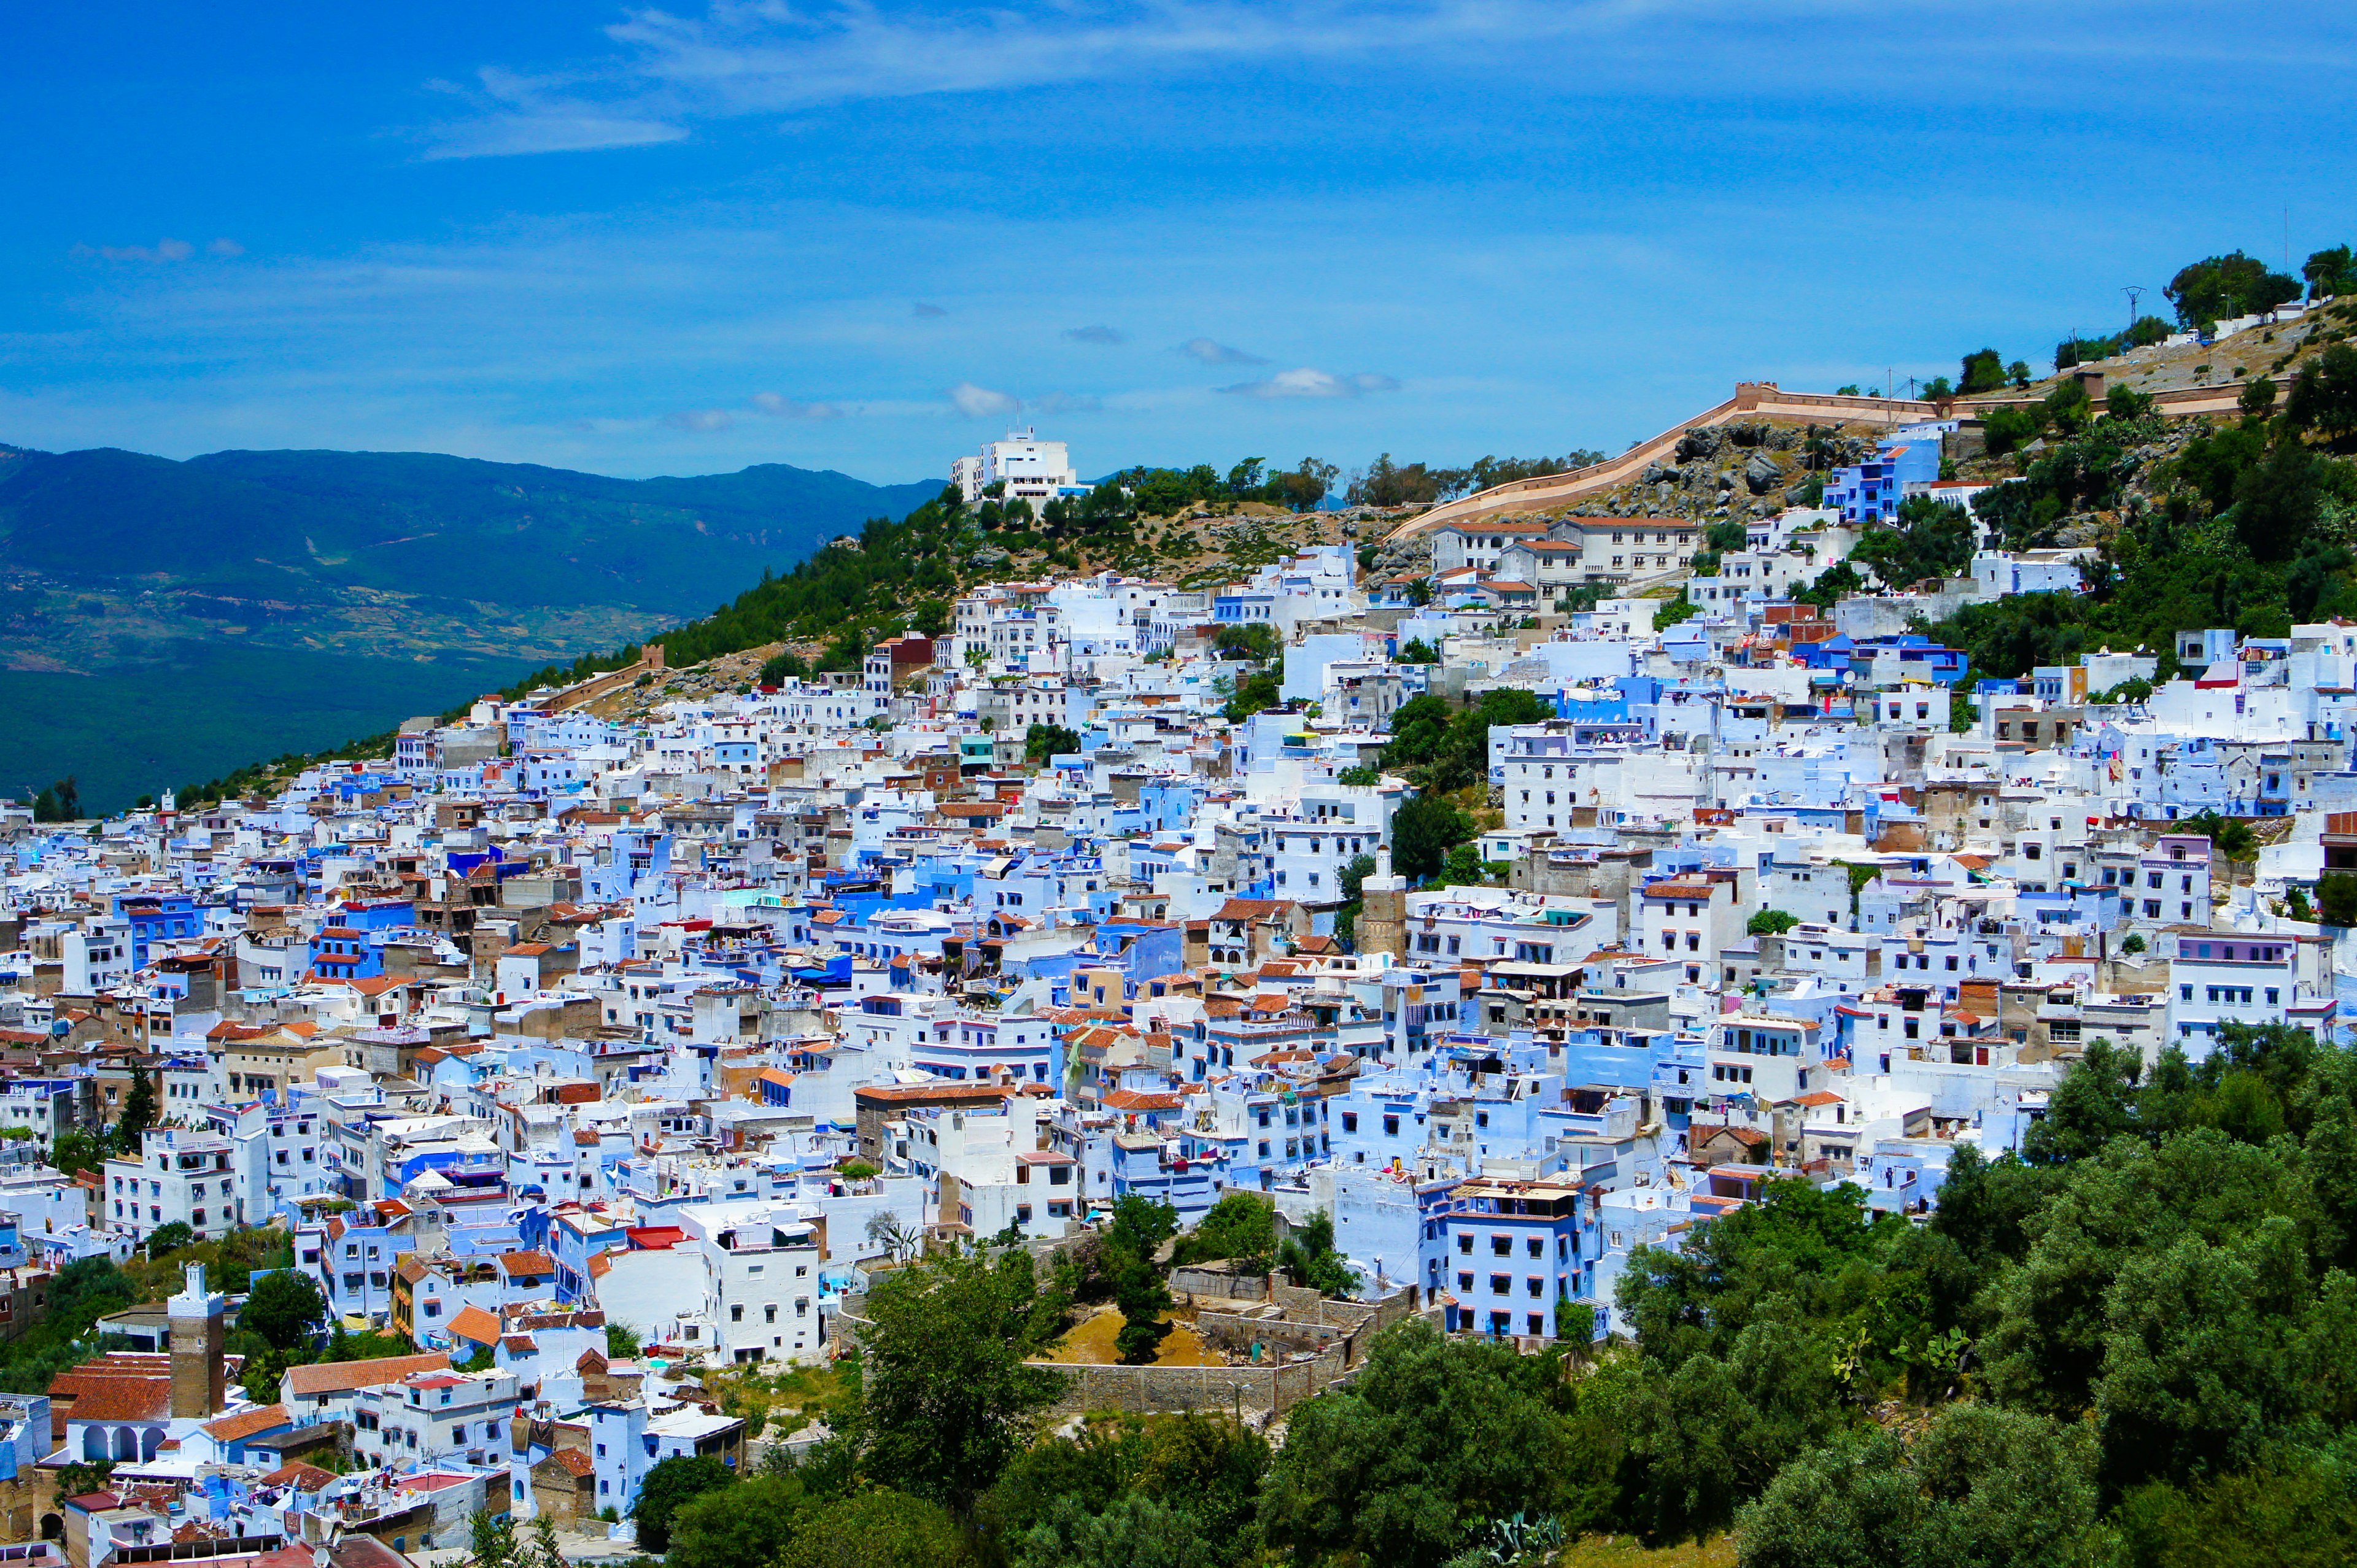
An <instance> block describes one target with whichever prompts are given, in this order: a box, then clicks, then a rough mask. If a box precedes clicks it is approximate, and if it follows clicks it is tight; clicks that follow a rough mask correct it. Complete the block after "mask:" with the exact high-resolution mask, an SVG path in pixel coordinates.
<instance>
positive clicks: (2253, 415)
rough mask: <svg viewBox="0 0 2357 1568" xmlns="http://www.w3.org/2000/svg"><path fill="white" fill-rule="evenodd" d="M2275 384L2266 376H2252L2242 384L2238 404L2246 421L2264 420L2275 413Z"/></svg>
mask: <svg viewBox="0 0 2357 1568" xmlns="http://www.w3.org/2000/svg"><path fill="white" fill-rule="evenodd" d="M2239 401H2240V402H2241V403H2242V406H2243V413H2244V417H2245V418H2248V419H2266V418H2268V417H2270V416H2271V415H2273V414H2274V413H2275V411H2276V383H2275V382H2274V381H2273V380H2272V379H2270V378H2268V377H2266V376H2253V377H2252V378H2251V379H2250V380H2249V381H2244V383H2243V394H2242V397H2241V398H2240V400H2239Z"/></svg>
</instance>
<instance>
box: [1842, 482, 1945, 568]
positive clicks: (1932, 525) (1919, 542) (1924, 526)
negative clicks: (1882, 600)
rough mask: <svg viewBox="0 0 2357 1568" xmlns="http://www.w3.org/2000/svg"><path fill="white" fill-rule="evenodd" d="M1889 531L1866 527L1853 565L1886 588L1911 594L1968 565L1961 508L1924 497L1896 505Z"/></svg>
mask: <svg viewBox="0 0 2357 1568" xmlns="http://www.w3.org/2000/svg"><path fill="white" fill-rule="evenodd" d="M1892 521H1893V523H1895V524H1896V526H1894V527H1889V528H1886V527H1884V526H1883V525H1881V524H1880V523H1869V524H1867V529H1866V532H1865V533H1864V535H1863V536H1862V537H1861V538H1860V539H1859V540H1858V542H1857V548H1856V549H1855V550H1853V551H1851V552H1850V556H1849V561H1850V564H1853V565H1862V566H1864V567H1865V568H1866V569H1867V571H1870V572H1872V573H1873V574H1874V575H1875V576H1876V577H1877V578H1878V579H1880V581H1881V583H1882V585H1883V586H1884V587H1886V588H1891V589H1901V588H1911V587H1913V586H1914V585H1916V584H1917V583H1920V582H1921V581H1923V580H1924V579H1925V578H1927V577H1956V576H1962V575H1964V573H1965V572H1966V571H1967V570H1968V569H1969V568H1970V567H1971V565H1972V561H1973V522H1972V519H1971V518H1970V517H1969V516H1967V515H1966V514H1965V511H1964V508H1962V507H1960V506H1950V505H1948V504H1947V503H1945V502H1943V501H1936V500H1933V499H1932V498H1931V497H1929V496H1910V497H1908V498H1907V499H1906V500H1904V501H1902V502H1900V507H1899V515H1898V516H1897V517H1896V518H1894V519H1893V520H1892Z"/></svg>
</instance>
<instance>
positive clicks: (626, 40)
mask: <svg viewBox="0 0 2357 1568" xmlns="http://www.w3.org/2000/svg"><path fill="white" fill-rule="evenodd" d="M1856 3H1857V0H1817V4H1816V6H1815V8H1816V9H1821V10H1830V11H1834V12H1836V13H1844V14H1846V12H1847V11H1848V10H1849V9H1852V8H1854V7H1855V5H1856ZM1731 8H1732V7H1730V6H1728V5H1726V4H1724V0H1153V3H1150V4H1126V3H1123V0H1062V3H1060V4H1057V5H1042V6H1032V7H1026V8H1017V7H1013V6H1000V7H989V8H984V7H973V8H963V7H962V8H958V9H955V10H952V11H951V12H949V13H948V14H946V15H941V14H933V15H928V14H925V13H923V12H921V11H920V10H918V9H917V8H916V7H914V6H909V5H895V4H891V3H889V0H885V3H878V0H810V3H805V4H796V3H792V0H709V3H708V5H707V8H706V9H705V12H704V14H703V15H701V16H692V15H676V14H673V13H672V12H670V11H665V10H661V9H656V8H653V7H648V8H644V9H639V10H632V11H630V12H627V13H626V14H625V16H624V19H623V20H621V21H619V22H617V23H615V24H613V25H612V26H610V27H607V29H606V35H607V37H608V38H610V39H611V40H612V41H613V42H614V43H615V44H616V45H617V46H618V47H619V49H620V50H621V51H622V52H621V53H619V55H615V56H609V57H607V58H605V59H599V60H597V61H594V62H591V63H589V64H587V65H584V66H582V67H579V68H577V69H575V70H570V71H566V72H563V73H555V74H547V75H542V76H526V75H524V74H522V73H521V72H513V71H508V70H501V69H500V68H496V67H490V68H485V69H484V70H481V71H480V72H479V73H478V74H479V79H480V85H479V86H478V87H474V88H468V89H464V90H457V89H451V88H450V87H449V86H448V84H447V83H436V84H433V85H436V86H439V87H442V88H443V89H444V90H445V91H462V92H463V93H464V95H465V96H467V97H468V98H470V99H472V100H474V101H475V102H477V104H478V106H479V116H478V118H477V119H476V120H475V121H474V122H473V123H471V124H455V125H446V126H440V127H436V128H435V129H434V130H432V131H430V132H428V133H427V136H428V138H429V139H430V140H431V141H432V142H433V143H434V144H435V150H434V151H433V152H431V153H429V154H428V155H427V156H434V157H474V156H497V155H503V154H514V153H538V152H552V151H566V150H578V149H584V148H590V147H619V146H635V145H642V144H644V143H647V142H651V141H672V140H676V139H677V138H679V137H681V136H683V135H685V134H687V133H686V131H685V130H684V129H683V128H682V126H681V124H680V122H682V121H684V120H692V119H697V118H715V119H716V118H727V117H734V116H741V115H758V114H771V115H775V114H789V113H800V112H802V111H806V110H810V109H813V108H818V107H822V106H824V105H828V104H835V103H844V102H857V101H860V100H863V99H876V98H915V97H923V96H928V95H931V94H936V93H950V92H989V91H1006V90H1012V89H1026V90H1028V89H1036V88H1038V87H1040V86H1041V85H1043V84H1049V83H1059V82H1077V81H1097V80H1108V79H1134V78H1135V77H1137V76H1138V75H1139V74H1140V73H1141V72H1146V73H1151V72H1169V71H1179V70H1188V69H1190V68H1193V67H1199V66H1204V65H1210V64H1213V63H1214V62H1243V61H1250V60H1262V59H1318V60H1340V59H1357V58H1361V57H1365V56H1370V55H1374V56H1382V57H1384V58H1388V59H1401V58H1410V57H1414V58H1418V59H1431V58H1432V57H1433V56H1434V55H1436V54H1437V51H1441V50H1447V49H1454V50H1457V51H1458V52H1460V53H1463V54H1465V55H1467V56H1468V57H1469V58H1471V59H1475V60H1476V61H1477V62H1478V63H1479V64H1480V66H1481V67H1482V68H1483V69H1490V68H1491V66H1492V65H1493V63H1494V51H1495V50H1497V49H1498V48H1500V47H1501V46H1511V47H1512V48H1514V49H1516V50H1518V51H1522V52H1524V53H1527V52H1528V51H1529V50H1531V49H1533V48H1537V47H1539V46H1541V45H1543V44H1544V43H1547V42H1549V41H1553V40H1563V39H1578V40H1588V41H1594V40H1597V39H1598V38H1600V37H1602V36H1604V35H1616V34H1617V35H1622V36H1638V37H1642V38H1644V40H1645V43H1646V45H1647V46H1648V48H1649V50H1650V49H1651V48H1655V47H1658V43H1659V39H1658V38H1657V37H1656V36H1654V34H1653V32H1652V30H1650V29H1657V28H1658V27H1660V26H1662V25H1663V24H1664V22H1665V21H1674V20H1680V19H1683V20H1686V21H1688V22H1692V21H1694V20H1695V19H1698V18H1702V19H1706V18H1709V17H1712V16H1717V15H1719V14H1720V13H1722V12H1725V11H1727V10H1730V9H1731Z"/></svg>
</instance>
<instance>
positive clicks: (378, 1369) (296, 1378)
mask: <svg viewBox="0 0 2357 1568" xmlns="http://www.w3.org/2000/svg"><path fill="white" fill-rule="evenodd" d="M484 1316H486V1317H488V1316H490V1314H489V1313H486V1314H484ZM498 1329H499V1326H498V1325H497V1324H496V1323H494V1324H493V1325H492V1332H493V1333H494V1334H496V1333H497V1332H498ZM449 1367H450V1358H449V1357H448V1356H447V1355H445V1354H443V1353H442V1352H441V1351H439V1350H432V1351H428V1352H426V1353H425V1354H424V1355H419V1356H381V1357H379V1358H377V1359H375V1360H372V1361H327V1362H321V1363H319V1364H317V1365H314V1366H308V1367H289V1368H287V1369H286V1379H285V1383H284V1384H283V1385H282V1387H283V1389H284V1391H285V1392H286V1393H287V1394H289V1395H292V1396H293V1397H295V1398H296V1399H317V1398H318V1397H319V1396H320V1395H321V1394H339V1393H350V1392H351V1391H353V1390H355V1389H373V1388H379V1387H382V1385H384V1384H386V1383H397V1382H399V1381H401V1380H402V1379H404V1378H405V1377H408V1376H409V1375H410V1374H412V1373H413V1372H440V1371H447V1370H448V1369H449ZM168 1391H169V1390H168V1386H167V1394H168Z"/></svg>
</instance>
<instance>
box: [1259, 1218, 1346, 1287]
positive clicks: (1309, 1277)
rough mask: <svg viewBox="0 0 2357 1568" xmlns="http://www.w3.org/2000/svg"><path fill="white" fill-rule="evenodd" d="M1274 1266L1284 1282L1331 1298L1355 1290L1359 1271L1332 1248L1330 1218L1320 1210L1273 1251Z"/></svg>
mask: <svg viewBox="0 0 2357 1568" xmlns="http://www.w3.org/2000/svg"><path fill="white" fill-rule="evenodd" d="M1276 1266H1277V1267H1278V1268H1279V1269H1282V1270H1283V1271H1284V1272H1285V1277H1286V1280H1288V1281H1289V1282H1291V1283H1294V1284H1297V1285H1300V1286H1302V1287H1303V1288H1305V1289H1308V1290H1314V1291H1317V1292H1318V1293H1320V1294H1325V1295H1330V1296H1335V1297H1341V1296H1347V1295H1349V1294H1351V1292H1353V1291H1355V1290H1357V1289H1358V1288H1359V1271H1358V1270H1356V1269H1354V1268H1352V1267H1351V1265H1350V1263H1349V1262H1346V1261H1345V1260H1344V1259H1343V1257H1342V1254H1341V1253H1340V1252H1339V1251H1336V1250H1335V1247H1334V1217H1333V1216H1332V1215H1330V1214H1328V1213H1327V1212H1326V1211H1325V1210H1323V1209H1320V1210H1318V1212H1317V1213H1315V1214H1313V1215H1311V1216H1310V1217H1309V1219H1308V1220H1307V1221H1306V1222H1305V1223H1304V1224H1303V1225H1302V1226H1301V1227H1300V1229H1299V1230H1296V1231H1295V1232H1294V1233H1293V1234H1292V1235H1290V1236H1287V1237H1286V1239H1285V1245H1284V1246H1282V1247H1280V1248H1278V1249H1277V1253H1276Z"/></svg>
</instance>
